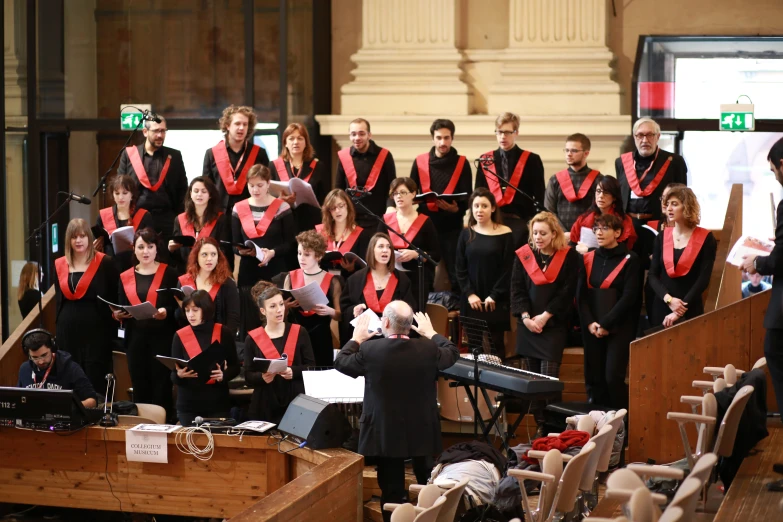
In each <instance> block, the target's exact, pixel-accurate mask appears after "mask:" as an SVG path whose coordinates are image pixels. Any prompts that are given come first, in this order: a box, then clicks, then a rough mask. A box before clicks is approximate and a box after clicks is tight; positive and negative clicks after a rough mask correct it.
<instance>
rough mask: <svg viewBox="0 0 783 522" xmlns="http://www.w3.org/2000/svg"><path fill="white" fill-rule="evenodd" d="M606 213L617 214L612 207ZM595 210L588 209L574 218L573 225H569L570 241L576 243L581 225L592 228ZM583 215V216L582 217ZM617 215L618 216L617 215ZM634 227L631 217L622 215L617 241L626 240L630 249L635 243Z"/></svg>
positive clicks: (579, 235)
mask: <svg viewBox="0 0 783 522" xmlns="http://www.w3.org/2000/svg"><path fill="white" fill-rule="evenodd" d="M607 213H608V214H612V215H613V216H617V212H615V211H614V209H613V208H612V209H609V211H608V212H607ZM596 215H597V214H596V213H595V212H590V211H588V212H587V213H586V214H582V215H581V216H579V218H578V219H577V220H576V222H575V223H574V225H573V226H572V227H571V233H570V236H569V237H570V238H571V241H572V242H574V243H578V242H579V239H580V237H581V235H582V227H585V228H593V225H594V224H595V218H596ZM583 216H584V217H583ZM618 217H619V216H618ZM636 239H637V238H636V229H634V228H633V221H631V217H630V216H629V215H628V214H626V215H625V216H624V217H623V231H622V233H621V234H620V237H619V238H617V242H618V243H625V242H626V241H627V242H628V244H627V246H628V249H629V250H630V249H631V248H633V245H634V243H636Z"/></svg>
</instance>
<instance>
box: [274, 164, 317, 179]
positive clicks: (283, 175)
mask: <svg viewBox="0 0 783 522" xmlns="http://www.w3.org/2000/svg"><path fill="white" fill-rule="evenodd" d="M317 163H318V160H315V159H314V160H313V161H311V162H310V174H308V175H307V177H306V178H300V179H301V180H302V181H306V182H308V183H309V182H310V178H311V177H313V172H315V165H316V164H317ZM272 164H273V165H274V166H275V170H276V171H277V177H278V178H280V181H288V180H290V179H291V178H289V177H288V170H286V168H285V160H283V158H277V159H276V160H273V161H272ZM301 173H302V171H301V170H300V171H299V174H301ZM296 177H297V178H298V177H299V176H296Z"/></svg>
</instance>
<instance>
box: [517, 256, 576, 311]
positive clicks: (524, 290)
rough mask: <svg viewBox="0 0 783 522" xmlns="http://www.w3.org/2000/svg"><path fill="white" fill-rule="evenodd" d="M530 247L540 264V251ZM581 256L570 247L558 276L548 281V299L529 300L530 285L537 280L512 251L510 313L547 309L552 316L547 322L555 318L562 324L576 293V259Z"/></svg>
mask: <svg viewBox="0 0 783 522" xmlns="http://www.w3.org/2000/svg"><path fill="white" fill-rule="evenodd" d="M531 250H533V255H534V256H535V258H536V263H537V264H538V266H539V267H541V265H542V262H541V254H539V253H538V251H536V250H535V249H531ZM581 260H582V258H581V257H580V256H579V254H578V253H577V252H576V250H575V249H573V248H571V249H569V250H568V253H567V254H566V258H565V261H563V266H562V267H560V272H559V273H558V274H557V278H556V279H555V280H554V281H553V282H552V283H550V284H552V285H554V288H555V292H554V295H553V297H552V298H551V299H550V300H549V302H548V303H535V302H533V301H532V300H531V297H530V289H531V287H533V286H535V285H536V284H535V283H534V282H533V280H532V279H530V276H529V275H528V273H527V270H525V267H524V266H522V262H521V261H520V260H519V256H517V255H515V256H514V265H513V268H512V269H511V314H512V315H514V316H516V317H521V316H522V314H524V313H525V312H527V313H529V314H530V316H531V317H535V316H537V315H539V314H542V313H544V312H549V313H550V314H552V315H553V316H554V317H552V319H551V320H550V322H551V321H555V322H556V323H558V324H565V316H566V314H567V313H568V310H569V308H570V307H571V305H572V303H573V301H574V296H575V295H576V281H577V274H578V273H579V266H578V263H579V262H581ZM550 262H551V261H550ZM547 324H549V322H547Z"/></svg>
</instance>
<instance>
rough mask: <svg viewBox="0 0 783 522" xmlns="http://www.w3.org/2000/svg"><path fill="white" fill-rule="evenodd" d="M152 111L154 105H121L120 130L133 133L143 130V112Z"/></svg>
mask: <svg viewBox="0 0 783 522" xmlns="http://www.w3.org/2000/svg"><path fill="white" fill-rule="evenodd" d="M145 110H146V111H152V105H150V104H148V103H136V104H134V105H128V104H123V105H120V130H124V131H132V130H134V129H137V128H141V126H142V123H141V120H142V118H143V116H144V115H143V114H142V112H141V111H145Z"/></svg>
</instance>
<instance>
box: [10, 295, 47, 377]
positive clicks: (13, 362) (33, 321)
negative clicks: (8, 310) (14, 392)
mask: <svg viewBox="0 0 783 522" xmlns="http://www.w3.org/2000/svg"><path fill="white" fill-rule="evenodd" d="M41 305H42V307H43V328H46V329H47V330H49V331H50V332H52V333H53V334H54V332H55V317H56V312H57V311H56V308H57V305H56V299H55V298H54V286H52V287H50V288H49V291H48V292H46V295H44V297H43V302H42V303H41ZM40 327H41V325H40V324H39V321H38V307H36V308H34V309H33V311H32V312H30V313H29V314H27V317H25V318H24V319H23V320H22V323H21V324H20V325H19V326H17V327H16V330H14V331H13V333H12V334H11V336H10V337H9V338H8V339H7V340H6V341H5V342H4V343H3V346H2V347H0V386H16V383H17V382H18V381H19V367H20V366H21V365H22V363H23V362H24V361H25V355H24V352H22V336H24V334H25V333H26V332H27V331H29V330H33V329H35V328H40Z"/></svg>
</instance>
